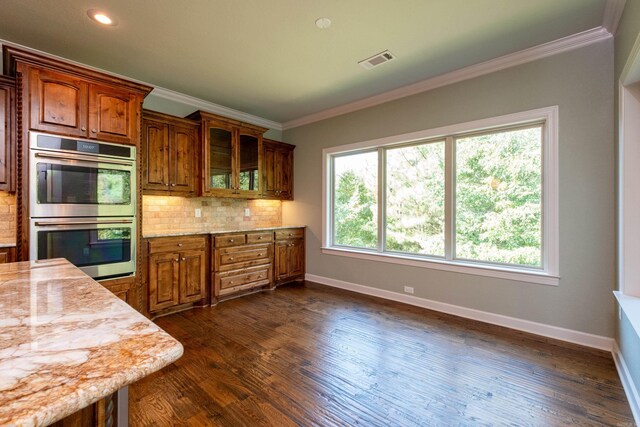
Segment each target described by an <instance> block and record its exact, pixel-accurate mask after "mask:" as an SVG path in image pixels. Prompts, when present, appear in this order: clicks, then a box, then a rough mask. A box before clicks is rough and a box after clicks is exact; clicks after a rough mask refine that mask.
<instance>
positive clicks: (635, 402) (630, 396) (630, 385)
mask: <svg viewBox="0 0 640 427" xmlns="http://www.w3.org/2000/svg"><path fill="white" fill-rule="evenodd" d="M611 353H612V354H613V361H614V362H615V364H616V369H617V370H618V375H619V376H620V381H621V382H622V387H623V388H624V392H625V394H626V395H627V400H628V401H629V406H631V412H632V413H633V418H634V419H635V420H636V424H637V425H640V395H639V394H638V388H637V387H636V384H635V383H634V382H633V378H632V377H631V374H630V373H629V369H628V368H627V363H626V362H625V361H624V357H622V353H621V352H620V348H619V347H618V344H617V343H614V345H613V350H612V351H611Z"/></svg>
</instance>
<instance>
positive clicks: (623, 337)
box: [614, 0, 640, 393]
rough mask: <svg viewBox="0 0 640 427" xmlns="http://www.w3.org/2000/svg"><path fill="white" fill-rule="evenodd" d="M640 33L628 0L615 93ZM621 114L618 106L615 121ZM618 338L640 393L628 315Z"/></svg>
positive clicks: (638, 17)
mask: <svg viewBox="0 0 640 427" xmlns="http://www.w3.org/2000/svg"><path fill="white" fill-rule="evenodd" d="M639 33H640V1H638V0H627V3H626V6H625V9H624V14H623V15H622V20H621V21H620V26H619V28H618V32H617V33H616V38H615V80H614V81H615V86H614V93H615V94H616V103H617V94H618V80H619V79H620V75H621V74H622V70H623V69H624V66H625V64H626V63H627V59H628V58H629V54H630V53H631V49H632V48H633V45H634V43H635V42H636V39H637V38H638V34H639ZM618 120H619V116H618V111H617V108H616V115H615V123H618ZM616 338H617V341H618V346H619V347H620V351H621V353H622V357H623V358H624V360H625V362H626V364H627V367H628V368H629V373H630V374H631V377H632V380H633V382H634V383H635V386H636V388H637V389H638V390H637V391H638V392H639V393H640V337H639V336H638V334H637V333H636V331H635V329H633V327H632V326H631V323H629V319H628V318H627V316H625V315H624V313H623V314H622V318H621V319H619V320H618V325H617V330H616Z"/></svg>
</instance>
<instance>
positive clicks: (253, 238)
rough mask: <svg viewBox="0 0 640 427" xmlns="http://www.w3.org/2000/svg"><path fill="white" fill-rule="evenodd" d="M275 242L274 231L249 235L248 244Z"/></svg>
mask: <svg viewBox="0 0 640 427" xmlns="http://www.w3.org/2000/svg"><path fill="white" fill-rule="evenodd" d="M266 242H273V231H267V232H265V233H249V234H247V243H249V244H251V243H266Z"/></svg>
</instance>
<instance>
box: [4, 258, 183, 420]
mask: <svg viewBox="0 0 640 427" xmlns="http://www.w3.org/2000/svg"><path fill="white" fill-rule="evenodd" d="M182 352H183V348H182V345H181V344H180V343H179V342H178V341H176V340H175V339H173V338H172V337H171V336H170V335H169V334H167V333H166V332H164V331H163V330H162V329H160V328H159V327H157V326H156V325H155V324H153V323H152V322H151V321H149V320H148V319H146V318H145V317H144V316H142V315H141V314H140V313H138V312H137V311H135V310H134V309H132V308H131V307H130V306H128V305H127V304H126V303H125V302H124V301H122V300H120V299H119V298H117V297H116V296H114V295H113V294H112V293H111V292H109V291H108V290H107V289H105V288H104V287H102V286H101V285H100V284H98V283H97V282H95V281H94V280H93V279H91V278H90V277H89V276H87V275H85V274H84V273H83V272H81V271H80V270H79V269H77V268H76V267H74V266H73V265H72V264H70V263H69V262H67V261H66V260H64V259H53V260H44V261H28V262H19V263H12V264H4V265H0V425H18V426H44V425H50V424H52V423H54V422H56V421H58V420H61V419H63V418H65V417H67V416H69V415H72V414H77V413H78V411H80V410H82V409H83V408H87V407H90V405H92V404H94V403H95V402H97V401H100V400H101V399H103V398H106V397H109V396H117V397H118V399H115V398H114V400H113V401H112V402H111V403H110V404H109V405H103V407H102V409H100V408H99V407H98V409H96V410H95V411H93V413H90V414H89V415H87V414H86V413H85V414H83V415H82V419H83V420H84V421H85V422H86V420H87V418H89V419H93V420H94V421H89V424H95V423H96V421H95V420H100V419H101V422H102V423H104V422H105V420H104V418H105V417H109V416H110V417H111V422H113V423H114V424H118V425H120V426H122V425H123V424H124V425H126V412H127V411H126V409H127V401H126V395H127V393H126V387H127V386H128V385H129V384H131V383H133V382H135V381H137V380H139V379H141V378H143V377H145V376H147V375H149V374H151V373H152V372H155V371H157V370H159V369H161V368H163V367H164V366H166V365H169V364H170V363H172V362H174V361H175V360H177V359H178V358H179V357H180V356H181V355H182ZM119 390H120V392H118V391H119ZM114 393H116V394H115V395H114ZM93 406H99V405H93ZM110 410H111V411H113V413H109V411H110ZM116 410H117V412H116ZM85 412H86V411H85ZM118 421H120V422H119V423H118ZM106 424H108V423H106Z"/></svg>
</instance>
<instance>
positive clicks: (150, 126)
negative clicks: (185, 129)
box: [142, 120, 169, 191]
mask: <svg viewBox="0 0 640 427" xmlns="http://www.w3.org/2000/svg"><path fill="white" fill-rule="evenodd" d="M142 174H143V179H142V188H143V190H163V191H166V190H168V189H169V125H167V124H165V123H159V122H155V121H151V120H145V121H144V122H143V124H142Z"/></svg>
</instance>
